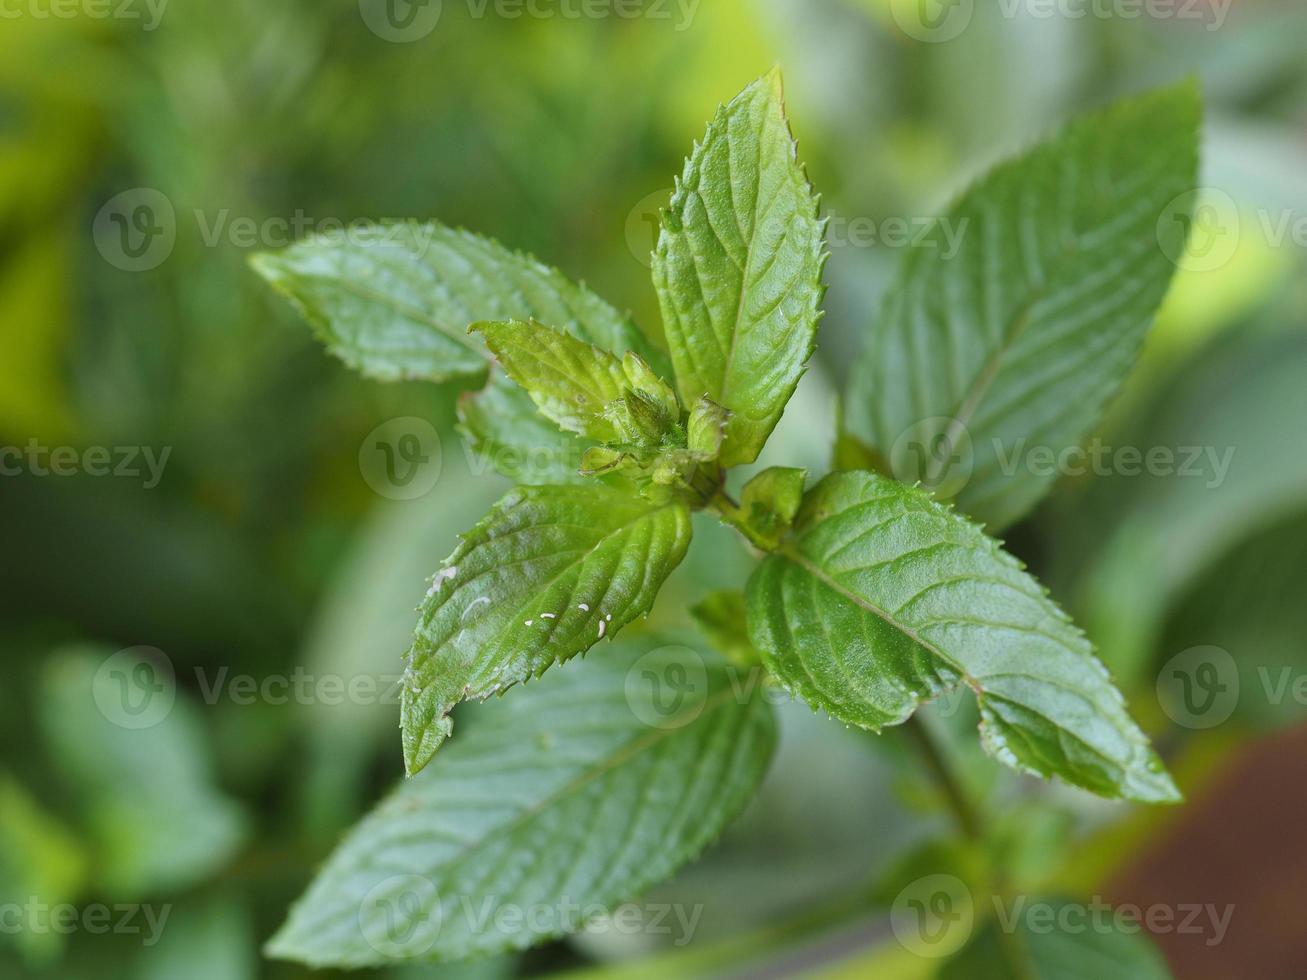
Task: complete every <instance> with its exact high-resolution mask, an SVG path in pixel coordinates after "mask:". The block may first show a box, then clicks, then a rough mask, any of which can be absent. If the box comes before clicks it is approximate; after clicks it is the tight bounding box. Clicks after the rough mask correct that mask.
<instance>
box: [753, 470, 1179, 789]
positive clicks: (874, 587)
mask: <svg viewBox="0 0 1307 980" xmlns="http://www.w3.org/2000/svg"><path fill="white" fill-rule="evenodd" d="M748 615H749V635H750V637H751V638H752V640H753V642H754V644H755V645H756V646H757V647H758V649H759V651H760V652H761V653H762V656H763V661H764V663H765V664H766V665H767V667H768V668H769V669H770V670H771V672H772V673H773V674H774V675H776V677H777V678H778V679H779V680H780V681H781V682H782V683H783V684H784V685H786V686H787V687H788V688H789V689H790V690H791V691H793V692H794V693H797V694H799V695H801V696H802V697H803V698H804V699H805V700H807V701H808V703H809V704H811V705H813V706H814V707H817V708H821V709H824V710H825V711H827V712H828V713H830V714H831V715H833V716H834V717H836V718H838V719H840V720H841V721H845V722H848V723H850V724H854V725H859V726H861V727H863V728H869V729H873V730H878V729H880V728H881V727H883V726H886V725H897V724H900V723H902V722H904V721H906V720H907V719H908V718H909V717H910V716H911V715H912V713H913V712H914V711H916V709H917V708H918V707H919V706H920V705H921V704H922V703H924V702H925V701H928V700H930V699H931V698H933V697H935V696H937V695H939V694H941V693H943V692H945V691H948V690H950V689H952V688H953V687H955V686H956V685H957V684H959V683H963V684H966V685H967V686H968V687H970V688H971V689H972V691H973V692H974V693H975V695H976V698H977V700H978V702H979V705H980V713H981V718H982V725H981V731H982V735H983V742H984V745H985V747H986V748H987V749H988V750H989V751H990V752H991V753H992V754H994V755H996V756H997V757H998V758H999V759H1000V760H1002V761H1003V762H1005V763H1007V764H1008V765H1010V766H1013V767H1014V768H1017V769H1021V770H1025V771H1028V772H1032V773H1036V774H1038V775H1040V776H1043V777H1045V778H1051V777H1054V776H1059V777H1061V778H1062V779H1064V780H1066V781H1067V782H1070V783H1073V784H1075V785H1077V786H1081V787H1083V788H1085V789H1088V790H1091V791H1093V792H1095V793H1099V794H1101V795H1103V796H1108V797H1125V798H1128V799H1133V800H1140V801H1144V802H1174V801H1176V800H1178V799H1179V794H1178V793H1177V791H1176V788H1175V786H1174V784H1173V783H1172V782H1171V779H1170V777H1169V776H1168V775H1167V773H1166V770H1165V769H1164V768H1163V766H1162V763H1161V762H1160V761H1159V760H1158V758H1157V756H1156V755H1155V754H1154V753H1153V751H1152V749H1151V748H1150V747H1149V744H1148V740H1147V738H1145V737H1144V735H1143V733H1142V732H1141V731H1140V730H1139V728H1138V727H1137V726H1136V725H1135V723H1134V722H1133V721H1131V719H1130V717H1129V715H1128V714H1127V713H1126V709H1125V702H1124V699H1123V698H1122V697H1121V695H1120V693H1119V692H1118V691H1117V689H1116V688H1115V687H1114V686H1113V685H1112V681H1111V678H1110V677H1109V676H1108V673H1107V670H1106V669H1105V668H1104V667H1103V665H1102V664H1101V663H1100V662H1099V661H1098V660H1097V658H1096V657H1095V656H1094V652H1093V648H1092V647H1091V646H1090V644H1089V642H1088V641H1087V640H1086V639H1085V637H1084V635H1083V634H1082V633H1081V632H1080V631H1079V630H1078V629H1077V628H1076V627H1075V626H1074V625H1073V624H1072V623H1071V621H1070V620H1069V619H1068V618H1067V616H1066V614H1065V613H1063V612H1062V610H1061V609H1059V608H1058V607H1057V605H1055V604H1054V603H1053V601H1052V600H1051V599H1049V597H1048V595H1047V594H1046V593H1045V591H1044V590H1043V588H1042V587H1041V586H1040V585H1039V584H1038V583H1037V582H1036V581H1035V580H1034V579H1033V578H1031V577H1030V576H1029V575H1028V574H1027V573H1026V572H1025V571H1024V570H1023V569H1022V567H1021V564H1020V563H1019V562H1018V561H1017V560H1016V559H1015V558H1013V557H1012V556H1011V555H1009V554H1007V553H1006V552H1004V551H1003V550H1002V548H1000V547H999V544H998V542H997V541H995V540H993V539H992V538H989V537H987V536H986V535H985V534H984V533H983V532H982V531H981V530H980V529H979V528H978V527H976V526H975V525H974V524H971V523H970V522H968V521H967V520H965V519H964V518H962V517H961V516H959V515H958V514H956V513H954V512H953V511H951V510H949V509H948V508H946V507H945V506H943V505H941V504H939V503H937V502H935V501H934V500H932V499H931V498H930V496H929V495H927V494H926V493H925V492H923V491H921V490H918V489H913V488H910V487H906V486H903V485H902V484H900V483H897V482H896V481H894V480H891V479H888V478H886V477H882V476H880V475H878V474H874V473H863V472H848V473H836V474H832V475H831V476H828V477H827V478H826V479H824V480H822V481H821V483H819V484H818V485H817V486H816V487H814V488H813V490H812V491H811V492H810V493H809V494H808V496H807V497H806V498H805V499H804V501H803V507H802V508H801V510H800V512H799V515H798V517H797V519H796V521H795V525H794V530H793V533H792V534H791V535H790V536H789V537H788V538H787V539H786V540H785V541H784V542H783V543H782V545H781V547H780V549H779V550H778V551H777V552H776V553H774V554H772V555H770V556H768V557H767V558H766V559H764V560H763V562H762V564H761V565H759V566H758V568H757V570H756V571H755V572H754V574H753V576H752V577H751V578H750V580H749V586H748Z"/></svg>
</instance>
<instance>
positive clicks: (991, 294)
mask: <svg viewBox="0 0 1307 980" xmlns="http://www.w3.org/2000/svg"><path fill="white" fill-rule="evenodd" d="M1200 115H1201V106H1200V101H1199V98H1198V92H1197V89H1196V87H1195V86H1194V85H1193V84H1185V85H1181V86H1178V87H1175V88H1170V89H1163V90H1160V91H1157V92H1153V93H1151V94H1148V95H1145V96H1142V97H1139V98H1134V99H1128V100H1125V101H1123V102H1120V103H1117V104H1116V105H1114V106H1112V107H1110V108H1108V109H1106V110H1104V111H1102V112H1099V113H1096V114H1093V115H1089V116H1086V117H1084V118H1082V119H1079V120H1076V121H1075V122H1073V123H1071V124H1070V125H1069V126H1067V127H1066V128H1065V129H1063V130H1062V131H1061V132H1060V133H1059V134H1058V135H1056V136H1055V137H1054V138H1053V139H1051V140H1050V141H1048V142H1046V143H1044V144H1042V145H1040V146H1038V147H1037V148H1035V149H1034V150H1032V151H1031V152H1030V153H1028V154H1026V155H1025V156H1023V157H1019V158H1017V159H1015V160H1013V161H1010V162H1008V163H1006V164H1003V165H1002V166H1000V167H998V168H997V169H995V170H994V171H992V172H991V173H990V174H989V175H988V176H987V177H986V178H985V179H984V180H982V181H981V182H980V183H978V184H977V185H976V186H975V187H974V188H972V189H971V191H969V192H968V193H967V194H966V195H965V196H964V197H963V198H962V199H961V200H960V201H959V202H958V203H957V204H956V205H954V206H953V207H952V208H951V209H950V210H949V212H948V215H947V218H946V219H942V220H940V221H939V222H937V223H936V224H935V225H933V226H932V228H931V230H930V232H929V234H928V235H927V237H926V238H925V239H924V240H923V241H921V242H919V243H917V245H916V247H913V248H910V249H908V250H907V253H906V255H905V258H904V262H903V266H902V268H901V270H900V273H899V276H898V279H897V281H896V282H895V285H894V286H893V288H892V289H891V290H890V292H889V294H888V295H887V296H886V299H885V302H884V306H883V308H882V311H881V313H880V316H879V318H878V321H877V323H876V325H875V329H874V332H873V333H872V335H871V337H870V340H869V343H868V345H867V348H866V350H865V352H864V354H863V357H862V360H861V361H860V363H859V369H858V370H856V371H855V372H854V373H853V375H852V384H851V387H850V390H849V395H848V408H847V412H846V424H847V425H848V426H849V428H850V431H852V432H853V434H854V435H856V436H858V437H859V438H861V439H863V440H864V441H866V442H867V443H868V444H869V445H870V446H871V447H872V448H874V449H875V450H876V451H878V452H879V453H880V454H881V455H882V456H883V457H885V458H887V459H889V460H890V462H891V464H892V465H893V467H894V472H895V475H896V476H898V477H899V478H900V479H902V480H904V481H905V482H914V481H918V480H920V481H921V482H923V483H924V484H926V486H928V487H929V488H931V489H932V490H933V491H937V492H938V493H939V495H940V496H942V497H956V498H957V500H958V506H959V507H960V508H961V509H962V510H963V511H964V512H966V513H967V514H969V515H970V516H972V517H974V518H975V519H976V520H978V521H980V522H981V523H983V524H986V525H987V526H989V527H991V528H1001V527H1003V526H1005V525H1007V524H1010V523H1012V522H1013V521H1015V520H1016V519H1018V518H1019V517H1021V516H1022V515H1024V514H1025V513H1026V512H1027V511H1029V510H1030V508H1031V507H1033V506H1034V504H1035V503H1036V502H1037V501H1038V500H1039V499H1040V498H1041V497H1042V496H1043V495H1044V494H1045V493H1047V492H1048V490H1049V488H1050V487H1051V486H1052V484H1053V475H1051V474H1037V473H1036V472H1035V471H1034V470H1033V469H1032V468H1031V467H1028V466H1025V465H1022V462H1023V458H1024V456H1025V454H1026V453H1027V452H1029V450H1030V448H1031V447H1032V446H1036V445H1038V446H1043V447H1049V448H1051V450H1052V451H1053V452H1054V453H1058V452H1061V451H1062V450H1063V449H1064V448H1065V447H1067V446H1075V445H1076V444H1077V443H1078V442H1079V441H1080V440H1081V439H1082V438H1084V436H1085V435H1086V434H1087V433H1088V432H1089V430H1090V429H1091V428H1092V427H1093V425H1094V424H1095V423H1096V422H1097V421H1098V420H1099V417H1100V414H1101V412H1102V409H1103V407H1104V405H1105V404H1106V402H1107V400H1108V399H1109V397H1110V396H1111V395H1112V394H1113V393H1114V392H1115V391H1116V389H1117V387H1118V386H1119V385H1120V383H1121V380H1122V379H1123V378H1124V376H1125V373H1126V371H1127V370H1128V368H1129V366H1130V365H1131V363H1133V361H1134V359H1135V356H1136V353H1137V351H1138V349H1139V346H1140V343H1141V342H1142V340H1143V337H1144V333H1145V331H1146V330H1147V328H1148V326H1149V324H1150V323H1151V322H1152V319H1153V315H1154V313H1155V312H1156V310H1157V307H1158V305H1159V304H1160V303H1161V301H1162V297H1163V296H1164V295H1165V293H1166V288H1167V284H1168V283H1169V282H1170V279H1171V274H1172V273H1173V272H1174V271H1175V265H1174V260H1175V259H1178V258H1179V256H1180V255H1181V252H1182V248H1183V243H1184V241H1185V237H1186V235H1187V231H1188V228H1187V224H1186V222H1187V220H1188V218H1189V214H1188V211H1187V210H1186V209H1185V208H1184V207H1183V206H1182V203H1183V197H1182V196H1183V195H1184V194H1185V193H1186V192H1187V191H1189V190H1191V189H1192V187H1193V185H1194V181H1195V179H1196V169H1197V157H1198V122H1199V118H1200ZM1177 201H1181V202H1182V203H1181V204H1180V205H1177V204H1176V202H1177ZM1169 208H1170V209H1173V210H1174V211H1175V214H1174V215H1172V216H1171V217H1173V218H1174V220H1168V221H1164V220H1163V219H1164V218H1166V217H1168V214H1169V212H1168V209H1169ZM952 233H956V234H957V235H960V236H961V239H960V241H959V242H955V243H953V245H952V246H950V244H949V241H948V235H949V234H952ZM955 253H956V254H955ZM1010 457H1016V466H1015V467H1012V468H1010V467H1009V466H1008V465H1007V464H1006V463H1005V462H1004V461H1005V460H1006V459H1008V458H1010Z"/></svg>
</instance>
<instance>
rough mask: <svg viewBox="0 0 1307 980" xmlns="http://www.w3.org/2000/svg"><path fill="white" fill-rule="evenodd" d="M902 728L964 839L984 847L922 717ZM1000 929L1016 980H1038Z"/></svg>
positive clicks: (993, 884) (972, 811)
mask: <svg viewBox="0 0 1307 980" xmlns="http://www.w3.org/2000/svg"><path fill="white" fill-rule="evenodd" d="M903 727H904V728H905V729H907V731H908V733H909V735H910V736H911V738H912V740H913V741H914V742H916V744H917V748H918V749H919V750H920V751H921V755H922V757H923V758H924V759H925V761H926V766H927V768H928V769H930V771H931V774H932V775H933V776H934V777H935V781H936V782H937V783H938V784H939V787H940V789H941V790H942V791H943V793H944V797H945V799H946V800H947V801H948V805H949V809H950V810H951V811H952V813H953V818H954V820H956V821H957V824H958V827H959V829H960V830H961V831H962V835H963V836H964V837H966V839H967V840H969V841H971V842H973V843H975V844H980V845H983V843H984V840H985V828H984V823H983V821H982V820H981V817H980V813H979V811H978V810H977V809H976V807H975V805H974V804H973V803H972V800H971V797H970V796H969V795H968V794H967V791H966V789H965V788H964V787H963V786H962V784H961V783H960V782H958V780H957V777H956V776H955V775H954V774H953V770H952V769H951V768H950V767H949V764H948V760H947V759H946V758H945V756H944V753H943V752H942V751H941V749H940V746H939V742H938V740H937V739H936V737H935V735H934V733H933V732H932V731H931V730H930V728H929V727H928V726H927V725H926V723H925V722H924V721H922V720H921V716H920V715H913V716H912V717H911V718H909V719H908V721H907V723H906V724H905V725H904V726H903ZM990 869H991V870H990V873H989V875H988V876H987V877H988V878H989V879H990V880H989V886H988V887H989V890H990V891H991V892H993V894H994V895H995V897H997V896H999V895H1002V894H1003V893H1004V892H1005V891H1006V890H1007V888H1006V885H1005V884H1004V883H1003V879H1002V876H1001V875H1000V874H996V873H995V872H994V870H993V868H992V866H990ZM997 925H998V942H999V946H1000V947H1001V949H1002V950H1003V958H1004V959H1006V960H1007V964H1008V968H1009V970H1010V971H1011V975H1012V977H1013V978H1014V980H1036V977H1035V972H1034V968H1033V966H1032V964H1031V962H1030V956H1029V953H1028V951H1027V950H1026V947H1025V945H1024V944H1023V943H1022V941H1021V938H1020V937H1019V936H1018V935H1017V934H1016V933H1015V932H1013V931H1012V930H1010V929H1008V928H1005V926H1004V924H1003V923H1002V922H999V923H998V924H997Z"/></svg>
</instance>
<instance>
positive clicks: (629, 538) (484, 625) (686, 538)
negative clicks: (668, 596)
mask: <svg viewBox="0 0 1307 980" xmlns="http://www.w3.org/2000/svg"><path fill="white" fill-rule="evenodd" d="M689 543H690V513H689V510H688V509H687V508H686V506H685V505H684V504H683V503H681V502H679V501H678V500H676V499H672V498H668V499H665V500H661V501H653V500H648V499H644V498H640V497H636V496H634V495H632V494H630V493H629V492H627V491H625V490H618V489H614V488H612V487H608V486H606V485H604V484H602V483H593V482H592V483H587V484H585V485H583V486H579V487H577V486H567V487H550V486H544V487H519V488H518V489H516V490H513V491H512V492H510V493H509V494H508V495H507V496H506V497H504V499H503V500H501V501H500V502H499V503H498V504H496V505H495V507H494V508H493V509H492V510H491V512H490V513H489V515H487V516H486V517H485V519H483V520H482V521H481V523H480V524H478V525H477V526H476V527H475V528H473V529H472V531H470V532H469V533H468V534H467V535H465V536H464V538H463V540H462V543H461V544H460V545H459V547H458V549H457V550H456V551H455V552H454V554H453V555H451V556H450V557H449V559H448V560H447V561H446V562H445V567H444V568H443V569H442V570H441V571H440V573H439V574H438V575H436V577H435V580H434V583H433V584H432V587H431V591H430V592H429V593H428V595H427V598H426V600H425V601H424V602H423V604H422V608H421V611H420V616H419V620H418V627H417V633H416V636H415V637H414V641H413V648H412V650H411V651H410V652H409V665H408V670H407V671H406V672H405V677H404V689H403V694H402V701H401V718H402V725H403V741H404V763H405V768H406V769H407V770H408V773H409V774H410V775H412V774H414V773H416V772H418V771H419V770H420V769H422V767H423V766H425V765H426V764H427V763H428V762H429V761H430V760H431V757H432V755H433V754H434V753H435V752H436V750H437V749H438V748H439V747H440V745H441V743H442V742H444V741H445V739H446V738H448V737H449V734H450V732H451V731H452V729H453V722H452V720H451V719H450V717H449V713H450V712H451V711H452V710H453V708H454V706H455V705H457V704H458V703H459V702H460V701H464V700H467V699H469V698H480V699H485V698H487V697H489V696H490V695H492V694H498V693H501V692H502V691H504V690H505V689H506V688H508V687H510V686H511V685H513V684H516V683H519V682H521V681H525V680H528V679H529V678H531V677H538V676H539V675H540V674H542V673H543V672H544V671H545V670H546V669H547V668H548V667H549V666H551V665H552V664H555V663H559V662H561V661H564V660H567V659H569V658H571V657H573V656H576V655H577V654H580V653H584V652H585V651H586V650H588V649H589V648H590V647H591V646H593V645H594V644H595V643H597V642H598V641H599V640H601V639H603V638H604V637H605V636H611V635H613V634H614V633H616V632H617V631H618V630H620V629H621V628H622V627H623V626H625V625H626V624H627V623H629V622H630V621H631V620H633V619H635V618H636V617H637V616H641V615H643V614H644V613H646V612H648V610H649V608H650V607H651V606H652V605H653V601H654V598H655V596H657V594H658V590H659V588H661V586H662V583H663V581H664V580H665V579H666V578H667V575H668V574H669V573H670V572H671V571H672V569H673V568H675V567H676V566H677V565H678V564H679V563H680V561H681V558H682V557H684V555H685V549H686V547H687V546H688V545H689Z"/></svg>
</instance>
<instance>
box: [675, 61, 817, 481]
mask: <svg viewBox="0 0 1307 980" xmlns="http://www.w3.org/2000/svg"><path fill="white" fill-rule="evenodd" d="M817 211H818V202H817V198H816V196H815V195H814V194H813V192H812V188H811V187H809V185H808V180H807V177H806V176H805V175H804V172H803V168H802V167H800V166H799V163H798V153H797V148H796V146H795V143H794V138H793V137H792V136H791V135H790V129H789V123H788V122H787V120H786V118H785V109H784V105H783V102H782V97H781V80H780V74H779V73H778V72H772V73H771V74H770V75H767V76H766V77H764V78H761V79H759V80H758V81H756V82H754V83H753V84H752V85H750V86H749V87H748V88H746V89H745V90H744V91H743V92H741V93H740V95H738V96H737V97H736V98H735V99H734V100H732V101H731V103H730V104H729V105H727V106H725V107H724V108H722V109H720V110H719V111H718V113H717V116H716V118H714V120H713V121H712V123H711V124H709V126H708V132H707V134H706V135H705V136H704V139H703V142H702V143H701V144H699V145H698V146H697V147H696V148H695V150H694V153H693V154H692V155H691V156H690V159H689V160H688V161H686V164H685V170H684V173H683V174H682V175H681V178H680V180H679V181H678V182H677V187H676V192H675V194H674V195H673V196H672V201H671V205H670V207H669V209H668V211H667V212H666V213H665V214H664V216H663V227H662V232H661V234H660V236H659V239H658V248H657V250H656V252H655V253H654V259H653V279H654V286H655V288H656V289H657V292H658V299H659V303H660V305H661V307H662V312H663V323H664V326H665V330H666V334H667V342H668V346H669V347H670V349H671V355H672V362H673V364H674V366H675V368H676V384H677V390H678V391H679V392H680V394H681V401H682V403H683V404H686V405H692V404H694V403H695V402H697V401H698V399H699V398H700V397H701V396H704V395H706V396H707V397H709V398H711V399H712V400H713V401H715V402H716V403H717V404H719V405H721V406H722V407H724V408H726V409H728V410H729V411H730V412H731V413H732V414H731V417H730V420H729V421H728V422H727V423H726V438H725V444H724V446H723V447H722V463H723V465H725V466H735V465H737V464H741V463H750V462H752V461H753V460H754V459H756V458H757V456H758V453H759V451H760V450H761V449H762V447H763V444H764V443H765V442H766V441H767V437H768V436H769V435H770V434H771V431H772V429H774V428H775V427H776V423H777V421H778V420H779V419H780V417H781V413H782V412H783V411H784V409H785V405H786V403H787V402H788V401H789V400H790V396H791V395H792V394H793V393H794V388H795V386H796V385H797V384H798V382H799V378H800V376H801V375H802V374H803V371H804V367H805V365H806V364H807V362H808V359H809V358H810V357H811V356H812V351H813V347H814V338H815V335H816V330H817V321H818V319H819V318H820V312H819V307H820V304H821V297H822V292H823V289H822V286H821V270H822V265H823V264H824V262H825V251H824V247H825V246H824V244H823V234H824V227H825V226H824V224H823V222H822V221H820V220H818V218H817Z"/></svg>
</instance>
